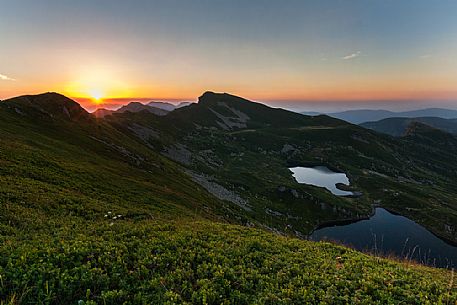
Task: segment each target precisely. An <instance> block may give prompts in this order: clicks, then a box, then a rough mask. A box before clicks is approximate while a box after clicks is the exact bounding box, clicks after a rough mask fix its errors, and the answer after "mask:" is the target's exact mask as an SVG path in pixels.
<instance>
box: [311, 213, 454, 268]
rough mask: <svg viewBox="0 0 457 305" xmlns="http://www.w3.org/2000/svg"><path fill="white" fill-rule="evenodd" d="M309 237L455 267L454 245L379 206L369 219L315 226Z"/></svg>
mask: <svg viewBox="0 0 457 305" xmlns="http://www.w3.org/2000/svg"><path fill="white" fill-rule="evenodd" d="M311 239H312V240H316V241H318V240H333V241H338V242H341V243H343V244H346V245H350V246H352V247H354V248H356V249H358V250H369V251H371V252H376V253H381V254H394V255H395V256H397V257H402V258H406V257H407V258H412V259H414V260H416V261H419V262H422V263H424V264H429V265H432V266H437V267H449V268H455V267H457V247H455V246H452V245H450V244H447V243H446V242H444V241H443V240H441V239H439V238H438V237H436V236H435V235H433V234H432V233H430V232H429V231H427V230H426V229H425V228H424V227H422V226H420V225H418V224H417V223H415V222H414V221H412V220H410V219H408V218H406V217H403V216H399V215H394V214H391V213H389V212H388V211H386V210H385V209H382V208H377V209H376V214H375V215H374V216H373V217H372V218H370V219H369V220H361V221H358V222H355V223H351V224H348V225H341V226H333V227H325V228H322V229H318V230H316V231H314V232H313V234H312V235H311Z"/></svg>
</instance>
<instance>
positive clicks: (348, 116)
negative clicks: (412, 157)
mask: <svg viewBox="0 0 457 305" xmlns="http://www.w3.org/2000/svg"><path fill="white" fill-rule="evenodd" d="M302 114H305V115H314V114H312V112H311V113H310V112H302ZM327 115H329V116H331V117H334V118H337V119H341V120H344V121H346V122H349V123H352V124H360V123H364V122H373V121H379V120H383V119H387V118H394V117H397V118H399V117H402V118H417V117H438V118H443V119H455V118H457V110H453V109H444V108H426V109H419V110H412V111H403V112H393V111H388V110H371V109H359V110H347V111H343V112H334V113H327Z"/></svg>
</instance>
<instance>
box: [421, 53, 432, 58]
mask: <svg viewBox="0 0 457 305" xmlns="http://www.w3.org/2000/svg"><path fill="white" fill-rule="evenodd" d="M430 57H432V55H431V54H424V55H421V56H419V58H420V59H427V58H430Z"/></svg>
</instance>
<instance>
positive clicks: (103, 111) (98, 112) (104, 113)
mask: <svg viewBox="0 0 457 305" xmlns="http://www.w3.org/2000/svg"><path fill="white" fill-rule="evenodd" d="M114 112H115V110H109V109H105V108H98V109H97V110H95V111H94V112H92V114H93V115H94V116H95V117H96V118H104V117H105V116H107V115H111V114H113V113H114Z"/></svg>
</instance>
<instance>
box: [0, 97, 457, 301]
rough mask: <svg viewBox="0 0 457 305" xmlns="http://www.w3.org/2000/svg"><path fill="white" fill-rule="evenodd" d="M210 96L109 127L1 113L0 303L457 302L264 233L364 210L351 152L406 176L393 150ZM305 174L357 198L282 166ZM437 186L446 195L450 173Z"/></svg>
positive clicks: (54, 108) (386, 271)
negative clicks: (318, 175)
mask: <svg viewBox="0 0 457 305" xmlns="http://www.w3.org/2000/svg"><path fill="white" fill-rule="evenodd" d="M210 97H211V101H209V103H208V104H205V102H204V103H202V104H200V105H191V106H189V107H185V108H182V109H178V110H176V111H174V112H172V113H170V114H169V115H167V116H163V117H159V116H156V115H154V114H150V113H146V112H140V113H124V114H118V115H114V116H108V117H106V118H105V119H97V118H95V117H94V116H92V115H90V114H89V113H87V112H86V111H85V110H84V109H82V108H81V107H80V106H79V105H78V104H77V103H75V102H73V101H71V100H70V99H68V98H66V97H64V96H61V95H58V94H55V93H48V94H43V95H37V96H24V97H19V98H15V99H11V100H7V101H3V102H1V103H0V209H1V211H2V212H1V213H0V304H30V303H32V304H120V303H124V302H125V303H126V304H151V303H157V304H160V303H167V302H168V303H170V304H172V303H186V302H187V303H196V304H220V303H225V304H253V303H258V304H277V303H300V302H302V303H305V302H311V303H319V302H322V303H325V302H327V303H328V302H331V301H334V302H339V303H347V302H359V303H376V302H378V303H401V302H403V303H426V302H430V303H437V302H442V303H444V304H446V303H452V302H455V301H456V300H457V293H456V287H455V281H452V278H453V274H452V273H451V272H450V271H445V270H436V269H432V268H426V267H420V266H415V265H414V264H412V265H410V264H405V263H398V262H394V261H389V260H384V259H378V258H373V257H370V256H367V255H363V254H360V253H358V252H355V251H352V250H348V249H347V248H343V247H338V246H335V245H331V244H326V243H314V242H308V241H300V240H298V239H294V238H286V237H281V236H278V235H276V234H273V233H268V232H266V231H264V230H259V228H264V227H270V228H271V229H274V230H279V231H282V232H285V233H288V234H299V235H300V234H306V233H307V232H309V230H310V229H312V228H313V227H314V226H315V225H316V224H318V223H320V222H322V221H325V220H327V219H328V220H329V219H338V218H346V217H357V216H360V215H363V214H364V213H370V211H371V200H372V197H371V196H372V195H371V193H368V192H371V190H372V189H370V188H369V185H370V184H369V183H368V182H369V181H368V182H366V181H364V178H363V177H362V176H359V175H362V174H363V171H364V170H363V169H359V168H358V167H357V166H361V165H360V164H365V163H362V161H360V160H364V158H362V157H359V159H357V160H358V162H360V164H358V163H350V161H349V160H351V159H353V157H352V155H351V154H349V153H348V154H347V155H346V154H345V153H347V152H351V153H353V152H354V150H357V151H358V152H359V153H364V154H367V155H368V156H369V155H370V154H371V153H372V152H371V150H376V149H381V148H383V147H384V146H385V147H386V148H384V151H381V152H380V153H378V154H377V155H376V157H379V161H378V163H375V165H376V166H381V165H383V164H385V165H386V168H387V165H388V164H389V165H390V164H393V162H397V163H395V164H396V165H398V164H401V160H399V161H395V160H396V158H397V157H391V156H390V155H389V152H390V151H389V150H388V149H391V148H390V146H388V145H391V144H389V143H390V141H391V140H390V139H389V138H387V137H386V138H383V137H379V136H377V135H376V134H375V133H371V132H366V131H364V129H362V128H360V127H357V126H354V125H349V124H346V123H344V122H341V121H338V120H335V119H331V118H328V117H319V118H317V119H316V118H309V117H305V116H300V115H295V114H294V115H292V116H290V117H289V113H288V112H286V111H283V110H275V109H271V108H268V107H264V106H259V105H258V104H251V103H249V102H247V101H245V100H241V99H236V101H235V102H234V103H233V104H232V102H231V101H232V99H233V97H231V96H229V95H226V96H225V97H224V100H223V101H224V103H226V104H228V106H229V108H228V107H226V106H224V105H222V106H221V105H220V104H219V102H218V99H219V97H220V95H215V94H211V95H210ZM213 100H215V101H216V104H215V105H214V104H213V102H212V101H213ZM257 107H260V110H259V111H256V110H255V109H257ZM230 108H232V109H230ZM233 109H234V110H235V111H233ZM224 111H226V112H224ZM215 112H216V113H217V114H216V113H215ZM172 114H173V115H172ZM243 115H247V116H249V120H247V119H246V118H245V117H244V116H243ZM270 116H274V118H264V117H270ZM227 117H230V119H229V120H228V121H227V119H226V118H227ZM190 122H192V124H190ZM218 122H219V123H221V124H219V123H218ZM237 124H238V125H237ZM243 124H246V127H245V126H244V125H243ZM282 125H284V126H285V127H284V128H281V127H280V126H282ZM224 126H225V127H224ZM227 127H229V128H227ZM348 137H349V138H350V139H352V140H350V141H349V142H348V143H346V142H345V141H347V139H348ZM361 139H362V140H363V141H371V142H372V143H373V145H374V146H373V148H370V147H371V146H370V147H368V146H366V145H364V144H359V142H361ZM375 140H376V141H378V142H375ZM363 141H362V142H361V143H365V142H363ZM411 143H414V140H413V139H411ZM286 144H288V145H289V146H292V147H293V149H294V151H291V150H290V148H289V146H287V145H286ZM348 145H350V146H351V147H352V148H345V147H347V146H348ZM402 145H403V146H402ZM407 145H413V144H410V142H406V141H405V142H401V145H400V144H399V146H398V147H400V148H401V147H403V148H401V149H406V148H407ZM414 145H416V144H414ZM420 145H424V146H425V147H428V146H427V144H426V143H425V142H424V143H422V144H420ZM396 147H397V146H396ZM329 148H330V149H329ZM208 149H210V150H211V151H212V152H209V151H206V152H204V153H203V154H201V152H202V151H204V150H208ZM346 149H347V150H348V151H346ZM277 150H278V151H277ZM295 151H296V152H295ZM438 151H440V150H438ZM336 156H338V158H336ZM411 158H414V156H411ZM431 158H432V157H431ZM176 160H177V161H178V162H177V161H176ZM306 162H319V163H321V162H324V163H326V164H329V165H330V166H333V167H335V168H341V169H344V170H348V172H349V174H350V177H351V182H352V183H353V185H354V187H355V188H357V189H360V190H362V191H363V192H364V196H362V197H359V198H338V197H335V196H333V195H331V194H329V193H328V192H326V191H324V190H322V189H320V188H315V187H311V186H304V185H298V184H297V183H296V182H294V180H293V179H291V178H290V173H289V172H288V170H287V168H286V166H287V165H288V164H291V163H306ZM425 163H426V162H425ZM367 164H369V163H367ZM390 166H392V165H390ZM421 168H422V167H421ZM423 168H424V169H425V168H427V165H423ZM379 170H380V171H382V170H383V169H382V168H380V169H379ZM384 172H388V168H387V169H384ZM438 172H439V171H438ZM361 173H362V174H361ZM434 175H435V176H436V177H437V178H436V181H438V182H437V183H444V182H440V181H439V178H440V177H441V176H444V175H447V172H444V173H441V174H434ZM432 178H433V179H434V176H432V177H431V178H430V179H432ZM365 179H367V178H365ZM386 181H389V182H390V183H391V184H392V187H395V185H396V184H397V183H398V182H395V179H394V178H392V177H389V178H386ZM434 181H435V180H434ZM406 185H408V184H406ZM280 186H284V189H283V188H280V189H278V187H280ZM402 187H403V186H402ZM422 187H423V186H422ZM433 187H435V186H433ZM437 187H440V188H441V187H443V188H444V184H440V185H439V186H437ZM412 190H414V191H416V189H412ZM293 191H295V192H293ZM365 194H366V195H365ZM296 195H297V196H296ZM451 195H452V193H446V196H451ZM442 196H445V195H442ZM437 198H444V197H437ZM303 203H310V204H309V206H308V207H306V208H304V205H303ZM324 204H325V205H324ZM449 209H450V212H449V215H451V216H450V217H452V211H453V210H452V207H450V208H449ZM275 212H279V213H281V214H278V213H275ZM427 219H429V218H427ZM236 224H246V225H249V226H256V227H258V228H257V229H254V228H249V227H240V226H238V225H236ZM300 232H302V233H300Z"/></svg>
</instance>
